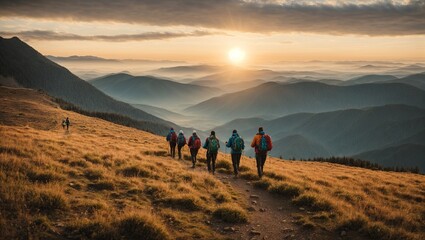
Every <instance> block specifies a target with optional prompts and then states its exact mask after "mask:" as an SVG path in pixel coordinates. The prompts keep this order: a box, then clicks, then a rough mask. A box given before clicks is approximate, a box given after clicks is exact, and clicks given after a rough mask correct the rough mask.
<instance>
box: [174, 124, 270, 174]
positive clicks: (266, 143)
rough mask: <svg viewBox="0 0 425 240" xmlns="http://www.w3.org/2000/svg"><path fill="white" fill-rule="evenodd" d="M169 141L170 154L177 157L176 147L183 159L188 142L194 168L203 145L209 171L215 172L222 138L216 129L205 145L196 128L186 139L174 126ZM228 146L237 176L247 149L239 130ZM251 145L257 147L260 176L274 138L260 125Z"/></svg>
mask: <svg viewBox="0 0 425 240" xmlns="http://www.w3.org/2000/svg"><path fill="white" fill-rule="evenodd" d="M166 139H167V142H168V143H169V144H170V155H171V157H172V158H175V155H176V147H177V151H178V158H179V159H180V160H181V159H182V152H181V151H182V148H183V147H184V146H185V145H186V144H187V145H188V147H189V151H190V156H191V160H192V168H195V166H196V160H197V159H196V157H197V155H198V151H199V149H200V148H201V146H202V147H203V148H204V149H206V150H207V152H206V159H207V166H208V172H210V173H212V174H215V165H216V160H217V155H218V151H219V149H220V140H219V139H218V138H217V136H216V133H215V131H211V134H210V136H209V137H207V138H206V139H205V142H204V145H202V143H201V139H200V138H199V137H198V135H197V133H196V130H193V133H192V136H190V137H189V139H188V140H187V141H186V137H185V136H184V132H183V130H180V131H179V134H177V133H176V132H175V131H174V129H173V128H171V129H170V132H169V133H168V135H167V137H166ZM226 147H227V148H230V149H231V152H230V155H231V158H232V165H233V172H234V174H235V177H237V176H238V174H239V165H240V160H241V157H242V152H243V150H244V149H245V143H244V140H243V139H242V137H240V136H239V134H238V132H237V130H233V131H232V136H231V137H230V138H229V140H228V141H227V142H226ZM251 147H252V148H254V149H255V159H256V162H257V171H258V176H259V177H260V178H261V177H262V176H263V168H264V163H265V162H266V159H267V152H268V151H270V150H271V149H272V147H273V146H272V140H271V138H270V136H269V135H267V134H265V133H264V129H263V128H262V127H260V128H259V129H258V133H257V134H256V135H255V136H254V138H253V139H252V142H251Z"/></svg>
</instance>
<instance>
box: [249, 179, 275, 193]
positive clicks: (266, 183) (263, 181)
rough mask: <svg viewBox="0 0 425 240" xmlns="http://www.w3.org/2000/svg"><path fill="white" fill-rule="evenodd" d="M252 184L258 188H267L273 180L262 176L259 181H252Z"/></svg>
mask: <svg viewBox="0 0 425 240" xmlns="http://www.w3.org/2000/svg"><path fill="white" fill-rule="evenodd" d="M252 185H253V186H254V187H256V188H259V189H263V190H267V189H268V188H269V187H270V186H271V185H272V183H271V181H270V180H269V179H267V178H262V179H260V180H258V181H255V182H253V183H252Z"/></svg>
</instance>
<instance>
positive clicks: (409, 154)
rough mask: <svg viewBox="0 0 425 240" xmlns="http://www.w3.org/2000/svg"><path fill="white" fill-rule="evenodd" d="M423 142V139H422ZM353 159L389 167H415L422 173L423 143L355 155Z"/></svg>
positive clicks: (424, 150)
mask: <svg viewBox="0 0 425 240" xmlns="http://www.w3.org/2000/svg"><path fill="white" fill-rule="evenodd" d="M422 140H425V139H422ZM353 157H354V158H359V159H364V160H367V161H372V162H375V163H378V164H380V165H382V166H389V167H394V166H397V167H412V166H417V167H419V170H421V172H422V173H424V172H425V171H424V169H425V162H424V158H425V141H424V142H422V144H414V143H408V144H402V145H400V146H395V147H388V148H384V149H378V150H373V151H368V152H364V153H360V154H357V155H355V156H353Z"/></svg>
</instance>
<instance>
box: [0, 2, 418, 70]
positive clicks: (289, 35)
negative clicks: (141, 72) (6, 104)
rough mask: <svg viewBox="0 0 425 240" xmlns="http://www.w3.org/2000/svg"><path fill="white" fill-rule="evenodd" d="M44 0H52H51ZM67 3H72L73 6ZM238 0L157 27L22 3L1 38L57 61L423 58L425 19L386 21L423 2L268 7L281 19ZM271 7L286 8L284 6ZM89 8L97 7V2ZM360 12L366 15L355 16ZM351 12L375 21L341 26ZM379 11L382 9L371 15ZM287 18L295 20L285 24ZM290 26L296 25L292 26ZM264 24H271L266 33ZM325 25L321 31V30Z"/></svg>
mask: <svg viewBox="0 0 425 240" xmlns="http://www.w3.org/2000/svg"><path fill="white" fill-rule="evenodd" d="M220 1H224V0H220ZM41 2H49V0H46V1H41ZM64 2H65V3H64V4H66V2H67V1H64ZM71 2H72V1H71ZM78 2H79V1H76V2H75V5H78ZM147 2H151V1H147ZM185 2H187V4H189V2H188V0H184V1H182V4H184V3H185ZM207 2H208V3H211V4H213V2H214V1H205V4H206V3H207ZM234 2H238V1H237V0H230V1H226V2H225V3H226V4H228V5H229V6H228V7H229V8H234V9H231V10H228V9H227V11H228V12H232V16H230V17H228V15H229V14H225V13H223V20H222V21H221V20H220V19H215V18H213V19H212V20H211V19H209V17H208V12H205V13H202V11H203V8H199V9H201V10H199V9H193V11H195V10H196V11H199V15H201V16H200V17H199V16H198V15H196V13H197V12H195V14H189V13H190V11H192V10H191V8H188V10H187V11H188V12H189V13H188V16H183V17H180V16H176V17H175V18H173V15H171V16H170V17H164V19H160V17H159V18H158V19H159V20H158V21H157V22H156V20H155V18H148V17H146V19H144V18H141V17H140V16H139V15H138V14H136V15H135V16H134V18H131V16H130V17H128V18H122V17H120V16H118V17H116V16H115V15H114V12H111V13H110V15H111V18H110V19H108V18H107V19H105V18H104V17H103V16H89V17H87V16H86V15H83V16H79V15H78V14H79V12H80V10H79V9H78V8H77V7H78V6H77V7H75V6H74V5H72V8H71V7H70V10H69V11H65V10H63V11H64V13H62V15H58V16H57V15H55V12H54V11H49V10H48V9H44V8H43V6H42V3H40V6H38V5H37V4H35V5H34V6H31V7H32V8H31V9H32V10H27V9H29V8H27V6H26V5H25V1H24V3H20V4H15V5H14V4H11V5H10V6H9V5H5V6H4V8H3V10H0V16H2V17H0V35H1V36H3V37H10V36H12V35H17V36H18V37H20V38H22V39H23V40H24V41H27V42H28V43H29V44H30V45H32V46H33V47H35V48H36V49H37V50H39V51H40V52H41V53H43V54H45V55H55V56H69V55H94V56H99V57H103V58H117V59H127V58H133V59H155V60H183V61H188V62H197V63H211V64H222V63H226V62H228V58H227V53H228V51H229V50H230V49H232V48H234V47H238V48H241V49H243V50H244V51H245V52H246V59H245V64H267V63H272V62H278V61H299V60H301V61H304V60H392V61H394V60H395V61H425V34H424V33H423V32H424V31H425V30H424V27H423V26H425V25H423V26H422V27H420V25H418V24H421V22H419V23H415V24H412V23H411V22H412V21H413V20H408V19H407V20H408V21H407V20H406V23H403V21H401V20H400V21H399V22H398V23H397V24H395V23H388V24H386V23H385V21H388V20H386V18H387V17H388V18H390V17H391V19H392V18H394V17H399V18H400V19H406V18H408V17H409V16H410V15H412V19H416V18H414V17H415V16H413V15H414V14H421V13H425V10H424V9H425V7H424V4H422V5H421V4H418V3H417V1H416V3H415V2H414V1H398V2H397V1H394V2H396V3H397V4H399V5H394V7H400V6H401V7H400V9H398V10H397V9H396V10H397V11H394V12H388V13H387V15H388V16H386V15H384V14H382V16H380V15H379V14H380V13H379V12H380V11H378V10H379V7H381V6H380V5H379V4H380V1H365V2H366V3H367V4H369V5H365V6H366V7H363V5H359V6H357V8H356V7H353V6H351V5H350V6H351V8H349V7H350V6H348V5H346V4H345V5H344V4H340V5H338V2H339V1H300V3H301V4H299V5H284V4H283V5H270V6H276V7H279V8H278V9H279V10H280V11H282V13H281V14H282V15H276V14H275V12H276V11H277V10H273V9H272V8H271V9H272V10H270V13H264V12H265V11H266V10H267V9H266V7H267V6H262V7H263V10H261V11H258V9H257V8H256V7H257V5H253V4H252V3H251V2H255V1H242V3H243V4H246V5H247V6H244V8H242V7H239V5H241V4H239V5H234V4H233V3H234ZM240 2H241V1H239V3H240ZM245 2H247V3H245ZM269 2H272V3H270V4H277V3H275V2H278V3H279V4H281V2H286V1H274V2H273V1H269ZM303 2H306V3H305V5H302V3H303ZM307 2H308V4H309V5H308V4H307ZM354 2H355V1H354ZM406 2H407V3H406ZM122 3H123V4H122V6H121V7H122V8H123V9H122V10H123V11H124V10H126V11H129V10H128V9H132V8H131V6H127V5H129V4H134V3H133V2H132V1H131V0H126V1H122ZM223 3H224V2H223ZM396 3H394V4H396ZM49 4H51V6H52V9H53V8H54V7H55V6H54V2H53V3H49ZM126 4H127V5H126ZM152 4H153V3H152ZM158 4H163V6H160V7H162V8H160V9H159V10H158V11H161V10H162V9H163V8H165V9H166V7H167V6H168V5H169V4H170V2H169V1H168V0H158V3H156V4H155V5H152V8H148V7H149V6H150V5H149V4H148V3H147V4H146V5H147V6H142V7H140V6H138V5H137V6H138V7H139V8H140V9H141V10H140V11H147V12H150V11H149V10H152V11H153V10H154V9H156V8H158V6H157V5H158ZM167 4H168V5H167ZM217 4H218V3H217ZM230 4H233V5H230ZM267 4H268V3H267ZM353 4H355V3H353ZM409 4H410V5H409ZM415 4H416V5H415ZM139 5H141V4H139ZM263 5H265V4H263ZM70 6H71V5H70ZM188 6H189V5H188ZM211 6H215V5H211ZM311 6H312V7H311ZM347 6H348V7H347ZM84 7H85V8H84V9H86V8H90V7H92V8H93V9H95V8H99V6H97V5H95V4H93V6H86V5H85V6H84ZM182 7H183V6H182ZM201 7H202V6H201ZM362 7H363V8H364V9H363V10H362V9H361V8H362ZM383 7H385V6H383ZM73 8H76V9H73ZM127 8H128V9H127ZM174 8H175V9H176V10H175V11H176V12H178V11H179V10H178V6H177V7H176V6H174ZM212 8H214V7H212ZM239 8H241V9H239ZM293 8H297V10H298V11H306V12H308V11H315V10H316V9H315V8H318V10H321V11H322V12H323V11H324V10H327V11H333V12H332V13H333V14H334V15H336V17H335V18H329V17H327V15H324V16H321V18H318V19H319V20H318V21H320V19H323V21H322V22H320V23H315V22H311V20H309V21H310V22H305V23H304V22H303V21H304V20H305V21H307V20H308V19H303V18H300V19H297V17H298V16H297V15H295V14H293V11H291V10H292V9H293ZM359 8H360V10H362V11H361V12H356V11H359V10H358V9H359ZM264 9H266V10H264ZM105 11H108V9H107V10H105ZM181 11H184V9H183V10H181ZM214 11H217V12H219V13H220V14H221V13H222V12H223V11H222V9H211V12H214ZM344 11H345V12H344ZM349 11H352V12H354V13H353V14H357V15H358V14H364V15H365V17H368V16H372V17H373V18H374V20H373V21H371V22H370V23H368V22H367V21H366V22H361V21H357V20H356V21H352V22H348V23H347V25H344V24H342V25H339V21H340V20H339V19H338V18H337V17H338V14H345V15H347V13H350V12H349ZM371 11H372V12H371ZM373 11H377V12H376V13H373ZM403 11H405V12H406V13H405V14H406V16H403V15H400V16H398V15H397V14H399V13H400V12H401V13H402V14H404V13H403ZM246 12H248V13H249V14H251V15H252V14H258V15H259V16H260V17H262V18H261V19H260V18H258V20H255V19H253V20H251V19H250V18H247V17H245V15H244V14H247V13H246ZM340 12H341V13H340ZM68 13H69V16H68V17H62V16H63V14H65V15H68ZM184 13H185V12H184ZM318 13H319V12H318ZM140 14H142V13H140ZM158 14H160V13H158ZM164 14H165V13H164ZM167 14H168V12H167ZM203 14H204V15H205V17H204V18H203V17H202V15H203ZM260 14H263V15H260ZM284 14H286V15H284ZM291 14H292V15H291ZM391 14H392V15H394V16H391ZM287 15H291V16H290V18H289V17H287V19H285V18H284V17H285V16H287ZM158 16H160V15H158ZM281 16H282V17H281ZM78 17H80V18H78ZM218 17H219V16H218ZM318 17H319V16H318ZM77 18H78V19H77ZM84 18H86V19H84ZM281 18H284V19H281ZM152 19H153V20H152ZM191 19H193V24H192V23H191V21H190V20H191ZM229 19H230V20H229ZM294 19H295V20H294ZM342 19H344V18H342ZM196 20H197V21H198V22H197V21H196ZM242 20H244V21H242ZM266 20H267V21H266ZM313 20H315V19H313ZM396 20H397V19H396ZM288 21H291V22H292V23H291V24H289V23H288V24H286V22H288ZM341 21H346V20H341ZM380 21H381V22H380ZM415 21H416V20H415ZM417 21H423V20H421V19H419V20H417ZM261 24H267V25H265V26H264V30H263V29H262V28H261ZM309 24H310V25H312V26H309ZM348 24H351V25H348ZM316 25H317V26H316ZM374 25H376V26H374ZM395 25H397V26H395ZM398 25H400V26H398ZM315 26H316V28H314V27H315ZM344 26H346V27H344ZM320 27H322V28H323V30H320V29H319V28H320ZM317 29H319V30H317Z"/></svg>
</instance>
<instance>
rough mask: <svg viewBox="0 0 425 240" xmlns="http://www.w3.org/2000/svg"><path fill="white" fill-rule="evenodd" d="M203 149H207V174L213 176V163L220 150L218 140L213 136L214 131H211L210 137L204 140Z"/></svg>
mask: <svg viewBox="0 0 425 240" xmlns="http://www.w3.org/2000/svg"><path fill="white" fill-rule="evenodd" d="M203 148H205V149H207V165H208V172H212V174H215V161H216V159H217V154H218V149H219V148H220V140H218V138H217V137H216V136H215V131H211V135H210V136H209V137H207V139H206V140H205V143H204V146H203ZM211 162H212V165H211Z"/></svg>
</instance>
